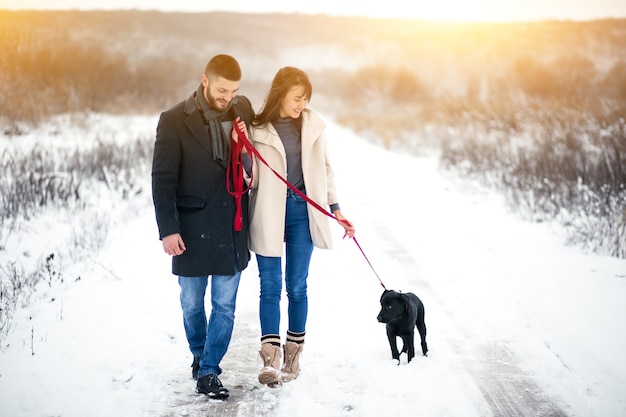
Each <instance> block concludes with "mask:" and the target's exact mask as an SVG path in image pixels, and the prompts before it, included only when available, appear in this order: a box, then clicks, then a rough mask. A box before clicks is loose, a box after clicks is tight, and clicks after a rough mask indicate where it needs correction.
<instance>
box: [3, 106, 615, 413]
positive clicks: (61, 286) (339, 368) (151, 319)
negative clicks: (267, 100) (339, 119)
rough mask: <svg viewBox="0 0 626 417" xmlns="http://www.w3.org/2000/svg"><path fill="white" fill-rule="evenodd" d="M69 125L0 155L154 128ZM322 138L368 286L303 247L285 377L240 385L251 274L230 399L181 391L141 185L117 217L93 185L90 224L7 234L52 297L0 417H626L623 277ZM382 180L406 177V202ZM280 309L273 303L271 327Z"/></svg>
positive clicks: (173, 325) (432, 177)
mask: <svg viewBox="0 0 626 417" xmlns="http://www.w3.org/2000/svg"><path fill="white" fill-rule="evenodd" d="M322 116H323V115H322ZM86 117H87V118H88V120H84V121H83V120H82V119H81V122H82V123H81V124H80V126H77V125H74V124H72V123H71V120H72V117H71V116H61V117H59V118H56V119H53V120H52V121H51V124H50V125H43V126H40V127H39V128H37V129H35V130H33V131H31V132H28V133H25V134H24V135H22V136H20V140H19V141H18V142H15V141H9V140H8V139H7V138H3V137H0V145H2V146H11V144H13V145H16V144H18V143H19V144H20V146H22V147H23V148H22V149H23V150H24V151H25V152H28V149H29V147H31V146H32V147H34V146H39V147H41V146H52V147H53V146H54V144H55V143H62V144H63V145H64V146H71V144H72V143H74V144H75V146H80V144H82V143H85V141H87V142H89V141H95V140H100V141H107V140H115V141H119V140H124V138H125V137H126V138H127V139H129V140H131V139H133V140H134V139H135V138H136V137H137V135H140V134H141V135H148V136H146V137H152V135H153V134H154V128H155V125H156V122H157V117H156V116H150V117H145V116H144V117H130V116H128V117H120V116H115V117H114V116H103V115H93V114H92V115H87V116H86ZM325 120H326V121H327V123H328V128H327V137H328V140H329V150H330V155H331V158H332V160H333V166H334V167H335V171H336V181H337V188H338V192H339V198H340V203H341V206H342V212H343V213H344V215H346V216H347V218H348V219H350V220H351V221H352V222H353V223H354V224H355V226H356V230H357V238H358V239H359V244H360V245H361V247H362V248H363V251H364V253H365V254H366V256H367V258H368V259H369V261H370V262H371V264H372V268H373V269H374V270H372V268H370V266H369V264H368V263H367V262H366V260H365V258H364V256H363V255H362V254H361V252H360V251H359V250H358V248H357V247H356V245H355V244H354V242H353V241H350V240H342V239H341V236H342V234H343V229H342V228H341V227H340V226H338V225H336V224H335V225H331V226H333V227H332V228H331V230H332V231H333V233H334V235H333V236H334V241H335V248H334V249H333V250H319V249H316V250H315V251H314V253H313V258H312V262H311V270H310V274H309V319H308V323H307V336H306V343H305V348H304V352H303V355H302V358H301V367H302V370H301V374H300V376H299V378H298V379H296V380H295V381H293V382H291V383H289V384H286V385H285V386H283V387H281V388H276V389H270V388H268V387H265V386H261V385H260V384H259V383H258V381H257V380H256V377H257V373H258V370H259V369H260V368H261V366H262V362H261V360H260V359H259V358H258V354H257V352H258V349H259V343H260V341H259V337H260V327H259V323H258V288H259V283H258V272H257V266H256V263H255V262H254V259H253V260H252V262H251V263H250V265H249V266H248V268H247V269H246V270H245V271H244V272H243V275H242V281H241V286H240V290H239V295H238V300H237V311H236V319H235V332H234V335H233V340H232V342H231V347H230V349H229V352H228V354H227V355H226V357H225V358H224V361H223V362H222V367H223V369H224V373H223V374H222V375H221V379H222V382H223V383H224V384H225V386H226V387H227V388H229V389H230V390H231V400H229V401H228V402H225V403H217V402H208V401H207V399H206V398H205V397H204V396H203V395H198V394H195V393H194V387H195V382H194V381H193V380H192V378H191V368H190V364H191V354H190V353H189V351H188V348H187V343H186V341H185V337H184V332H183V324H182V317H181V312H180V305H179V301H178V286H177V283H176V278H175V277H174V276H173V275H171V273H170V258H169V257H168V256H167V255H165V254H164V253H163V251H162V247H161V244H160V242H159V240H158V234H157V228H156V222H155V220H154V212H153V208H152V204H151V198H150V192H149V186H150V185H149V174H147V175H146V176H145V178H144V183H143V186H144V189H145V190H147V191H146V192H144V193H142V194H139V195H138V196H136V197H135V198H133V199H127V200H121V199H120V196H119V195H116V194H107V193H108V192H109V191H107V189H106V188H105V187H104V185H102V186H101V187H102V188H101V189H100V188H96V187H93V188H91V189H90V192H91V195H92V197H93V198H94V201H98V202H99V203H98V204H97V205H95V209H94V207H91V206H88V207H91V208H88V210H86V211H80V210H78V211H75V210H70V209H50V210H49V211H47V212H45V213H44V214H42V215H40V216H38V217H36V218H32V219H31V220H30V221H29V222H27V223H23V224H18V225H16V227H15V228H14V229H13V231H12V233H11V234H10V235H9V236H8V239H7V242H6V243H7V244H6V249H5V250H3V251H0V262H1V264H2V265H5V262H7V261H8V260H13V261H16V262H20V263H23V264H24V265H28V264H29V263H32V262H34V261H35V260H36V259H37V254H40V253H45V254H47V253H49V252H50V251H54V252H55V253H58V254H59V256H58V258H59V259H64V260H65V261H64V262H65V266H64V268H63V271H62V272H63V277H64V281H63V283H59V282H56V283H55V284H54V285H52V286H49V285H48V284H46V283H42V284H41V286H40V287H39V288H38V289H37V291H36V292H35V293H33V294H32V295H31V297H30V301H29V302H28V303H26V304H25V305H24V306H22V307H20V308H19V309H18V311H16V313H15V315H14V318H13V320H12V325H11V330H10V332H9V333H8V335H7V336H6V337H5V338H3V339H2V340H0V415H1V416H7V417H8V416H11V417H41V416H53V415H55V416H57V415H58V416H63V417H84V416H90V417H110V416H150V417H166V416H185V417H200V416H206V415H221V416H235V415H237V416H238V417H270V416H271V417H288V416H294V415H295V416H298V417H309V416H310V417H319V416H328V417H350V416H359V417H379V416H381V415H389V416H396V417H413V416H415V415H421V416H429V417H444V416H445V417H488V416H493V415H502V416H506V415H533V416H548V415H567V416H568V417H623V416H624V415H626V361H624V352H625V351H626V332H624V323H623V320H624V317H626V303H624V300H625V299H626V260H624V259H617V258H611V257H607V256H601V255H593V254H589V253H586V252H584V251H582V250H580V249H579V248H576V247H569V246H566V245H564V244H563V241H564V236H563V231H562V230H561V229H560V228H559V227H558V226H557V225H554V224H550V223H548V222H544V223H527V222H525V221H522V220H520V219H519V218H518V217H517V216H516V215H515V214H513V213H511V212H510V211H509V210H508V209H507V208H506V207H507V206H506V204H505V203H504V201H503V198H502V197H501V196H500V195H498V194H495V193H494V192H492V191H489V190H486V189H484V188H483V187H481V186H480V185H478V184H476V183H474V182H473V181H471V180H468V179H461V178H458V177H455V176H453V175H452V174H450V173H446V172H444V171H441V170H439V168H438V164H437V157H436V155H428V154H425V155H423V156H420V157H413V156H408V155H406V154H401V153H396V152H391V151H388V150H384V149H381V148H379V147H378V146H376V145H374V144H371V143H369V142H367V141H365V140H363V139H362V138H360V137H358V136H357V135H355V134H354V133H352V132H351V131H349V130H346V129H344V128H342V127H340V126H338V125H336V124H334V123H332V122H331V121H330V120H327V119H325ZM81 126H82V127H81ZM125 135H126V136H125ZM354 149H359V156H358V158H354V157H353V156H354ZM53 155H54V154H53V153H51V157H54V156H53ZM368 167H375V169H371V168H368ZM385 173H387V175H385ZM391 175H393V177H391ZM394 178H410V179H411V181H410V188H407V182H406V181H394V180H393V179H394ZM373 190H375V192H373ZM96 197H98V198H96ZM91 210H95V212H96V213H106V217H104V218H106V219H108V221H109V226H108V228H107V230H108V233H107V235H106V240H105V242H104V246H103V247H102V249H101V250H100V251H98V252H93V253H87V254H86V255H85V256H78V257H75V259H76V258H77V259H76V260H75V261H74V262H70V258H71V257H70V256H68V252H70V251H72V250H73V247H72V246H69V245H68V241H69V237H70V236H71V235H72V233H76V232H77V230H76V229H75V228H76V227H78V228H79V229H80V225H81V224H86V223H85V222H89V221H92V220H93V219H94V213H93V212H91ZM87 229H88V228H86V230H87ZM78 232H79V233H80V232H85V230H82V229H80V230H78ZM87 238H89V236H87ZM376 274H377V275H378V276H379V277H380V278H381V280H382V282H383V283H384V285H385V286H386V287H387V288H389V289H393V290H399V291H403V292H413V293H415V294H417V295H418V296H419V297H420V298H421V300H422V301H423V303H424V306H425V312H426V314H425V317H426V326H427V329H428V335H427V342H428V345H429V354H428V356H427V357H424V356H421V355H419V354H418V355H417V356H416V357H415V358H414V359H413V361H411V362H410V363H407V361H406V356H405V355H403V356H402V357H401V361H400V364H397V363H396V362H394V361H393V360H392V359H391V353H390V350H389V345H388V342H387V338H386V335H385V328H384V325H383V324H380V323H378V322H377V321H376V316H377V314H378V311H379V309H380V304H379V298H380V294H381V292H382V287H381V285H380V284H379V282H378V278H377V277H376ZM78 278H80V279H78ZM285 308H286V305H285V304H284V301H283V305H282V309H283V317H285V315H284V314H285ZM285 331H286V329H285V322H284V321H283V322H282V329H281V333H282V334H284V333H285ZM495 409H497V410H498V412H497V413H494V412H493V411H492V410H495Z"/></svg>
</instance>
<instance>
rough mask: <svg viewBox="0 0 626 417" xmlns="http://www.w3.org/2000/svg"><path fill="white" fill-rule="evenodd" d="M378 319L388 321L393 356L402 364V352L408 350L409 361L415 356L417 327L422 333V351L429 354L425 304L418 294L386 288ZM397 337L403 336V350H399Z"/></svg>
mask: <svg viewBox="0 0 626 417" xmlns="http://www.w3.org/2000/svg"><path fill="white" fill-rule="evenodd" d="M380 305H381V309H380V313H379V314H378V321H379V322H380V323H386V327H387V338H388V339H389V346H390V347H391V356H392V357H393V359H396V360H397V361H398V365H399V364H400V353H403V352H406V354H407V356H408V357H409V360H408V361H409V362H411V359H413V357H414V356H415V342H414V335H415V327H417V330H418V331H419V334H420V339H421V342H422V353H423V354H424V356H427V353H428V346H427V345H426V324H425V323H424V304H423V303H422V301H421V300H420V299H419V298H418V297H417V295H415V294H412V293H410V292H407V293H400V292H396V291H392V290H385V291H383V294H382V295H381V296H380ZM396 337H400V338H402V343H403V346H402V351H401V352H398V345H397V343H396Z"/></svg>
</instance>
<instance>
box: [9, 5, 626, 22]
mask: <svg viewBox="0 0 626 417" xmlns="http://www.w3.org/2000/svg"><path fill="white" fill-rule="evenodd" d="M0 9H13V10H15V9H80V10H92V9H102V10H112V9H140V10H148V9H151V10H162V11H187V12H208V11H230V12H241V13H305V14H328V15H351V16H368V17H380V18H411V19H413V18H417V19H426V20H434V21H456V22H460V21H468V22H478V21H483V22H513V21H534V20H547V19H558V20H590V19H599V18H606V17H614V18H619V17H626V1H624V0H596V1H592V0H523V1H522V0H385V1H380V0H341V1H337V0H318V1H308V2H294V1H292V0H274V1H272V2H260V1H258V0H231V1H229V2H224V1H221V0H207V1H203V2H198V1H192V0H179V1H176V2H174V1H171V0H108V1H106V2H103V1H101V0H0Z"/></svg>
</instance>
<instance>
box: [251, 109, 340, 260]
mask: <svg viewBox="0 0 626 417" xmlns="http://www.w3.org/2000/svg"><path fill="white" fill-rule="evenodd" d="M325 127H326V125H325V124H324V122H323V121H322V119H321V118H320V117H319V116H318V115H317V114H316V113H315V112H314V111H312V110H310V109H306V110H304V112H303V113H302V174H303V175H304V184H305V188H306V194H307V197H309V198H310V199H312V200H313V201H315V202H316V203H317V204H319V205H320V206H321V207H324V208H325V209H328V206H329V205H331V204H335V203H337V202H338V201H337V195H336V191H335V184H334V174H333V170H332V167H331V165H330V161H329V159H328V150H327V146H326V138H325V135H324V128H325ZM252 143H253V144H254V147H255V148H256V150H257V151H258V152H259V153H260V154H261V156H262V157H263V158H264V159H265V161H266V162H267V163H268V164H269V165H270V166H271V167H272V168H273V169H274V170H275V171H276V172H278V173H279V174H281V176H282V177H283V178H287V158H286V155H285V148H284V147H283V143H282V141H281V140H280V137H279V136H278V133H276V129H275V128H274V126H273V125H272V124H271V123H268V124H267V125H266V126H255V127H253V128H252ZM286 196H287V185H286V184H285V183H284V182H282V181H281V180H280V179H279V178H278V177H276V175H275V174H274V173H273V172H272V171H271V170H270V169H269V168H267V167H266V166H265V165H263V164H262V163H261V162H260V161H259V160H258V159H256V158H255V159H254V164H253V177H252V185H251V191H250V229H249V230H250V234H249V247H250V250H251V251H253V252H255V253H256V254H259V255H263V256H283V242H284V233H285V201H286ZM307 207H308V213H309V229H310V231H311V238H312V240H313V244H314V245H315V246H316V247H318V248H322V249H332V238H331V234H330V226H329V221H328V219H329V217H328V216H327V215H326V214H324V213H322V212H320V211H319V210H317V209H316V208H315V207H313V206H312V205H311V204H307Z"/></svg>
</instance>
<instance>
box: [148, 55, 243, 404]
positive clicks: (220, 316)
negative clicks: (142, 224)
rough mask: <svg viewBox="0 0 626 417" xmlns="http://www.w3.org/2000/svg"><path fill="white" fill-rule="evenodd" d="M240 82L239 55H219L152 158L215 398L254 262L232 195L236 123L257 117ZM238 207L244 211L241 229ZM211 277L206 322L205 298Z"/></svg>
mask: <svg viewBox="0 0 626 417" xmlns="http://www.w3.org/2000/svg"><path fill="white" fill-rule="evenodd" d="M240 79H241V69H240V67H239V64H238V62H237V61H236V60H235V59H234V58H233V57H231V56H228V55H217V56H215V57H213V58H212V59H211V60H210V61H209V63H208V64H207V66H206V68H205V71H204V74H202V78H201V84H200V86H199V87H198V89H197V90H196V91H195V92H194V93H193V94H192V95H191V96H190V97H189V98H187V99H186V100H184V101H182V102H180V103H178V104H177V105H175V106H174V107H172V108H170V109H169V110H166V111H165V112H163V113H162V114H161V117H160V119H159V123H158V126H157V132H156V141H155V145H154V157H153V161H152V196H153V202H154V208H155V212H156V220H157V225H158V228H159V238H160V239H161V240H162V242H163V250H164V251H165V253H167V254H168V255H172V256H173V258H172V273H173V274H174V275H178V282H179V285H180V289H181V291H180V303H181V307H182V311H183V324H184V328H185V334H186V336H187V341H188V342H189V349H190V350H191V353H192V354H193V357H194V358H193V362H192V376H193V378H194V379H197V381H198V382H197V385H196V392H198V393H201V394H206V395H208V396H209V397H210V398H216V399H225V398H227V397H228V390H227V389H226V388H224V387H223V385H222V383H221V381H220V379H219V378H218V375H220V374H221V373H222V369H221V368H220V362H221V360H222V358H223V357H224V355H225V354H226V351H227V350H228V345H229V343H230V339H231V335H232V331H233V325H234V318H235V299H236V295H237V289H238V287H239V279H240V276H241V271H242V270H243V269H244V268H246V266H247V265H248V261H249V260H250V252H249V251H248V247H247V232H248V214H247V213H248V196H247V194H245V193H244V195H243V196H242V197H241V199H240V200H239V199H236V198H235V197H234V196H233V195H232V194H231V192H229V191H232V172H231V171H232V170H231V169H228V164H229V160H230V150H231V146H230V137H231V129H232V125H233V121H234V120H237V118H240V119H241V120H243V121H245V122H246V124H249V123H250V122H251V121H252V118H253V117H254V111H253V110H252V106H251V105H250V102H249V101H248V99H247V98H246V97H244V96H237V91H238V90H239V81H240ZM227 172H230V173H231V175H230V177H231V178H228V181H227ZM229 185H230V186H229ZM227 187H229V188H230V190H229V189H227ZM238 200H239V201H238ZM237 205H239V207H237ZM237 208H239V210H237ZM237 211H238V212H239V213H242V214H243V219H239V222H238V223H239V225H238V226H237V222H236V221H235V217H236V216H235V213H236V212H237ZM242 220H243V221H242ZM209 275H210V276H211V285H210V294H211V313H210V317H209V320H208V325H207V315H206V313H205V308H204V305H205V304H204V296H205V291H206V289H207V285H208V278H209Z"/></svg>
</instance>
